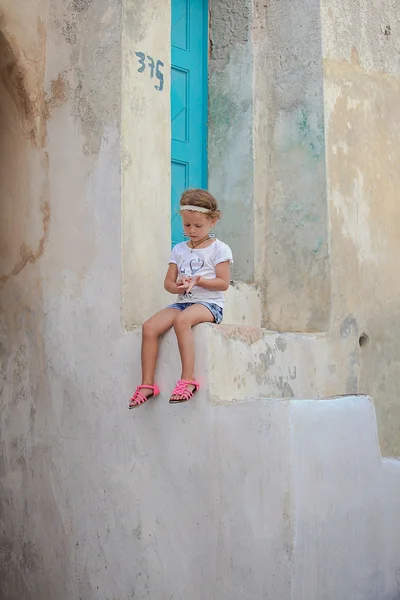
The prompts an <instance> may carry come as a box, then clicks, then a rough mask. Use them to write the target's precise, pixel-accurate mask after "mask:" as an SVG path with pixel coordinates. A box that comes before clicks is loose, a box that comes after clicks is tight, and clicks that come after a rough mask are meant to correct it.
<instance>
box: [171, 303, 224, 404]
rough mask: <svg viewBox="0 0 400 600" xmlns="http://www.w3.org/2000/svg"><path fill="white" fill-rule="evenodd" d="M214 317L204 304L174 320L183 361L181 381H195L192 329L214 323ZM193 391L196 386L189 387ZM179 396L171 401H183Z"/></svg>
mask: <svg viewBox="0 0 400 600" xmlns="http://www.w3.org/2000/svg"><path fill="white" fill-rule="evenodd" d="M213 322H214V316H213V315H212V314H211V312H210V311H209V310H208V308H207V307H206V306H204V305H203V304H193V306H189V307H188V308H186V309H185V310H184V311H182V312H181V313H179V314H178V315H177V316H176V318H175V320H174V329H175V333H176V337H177V340H178V347H179V354H180V356H181V361H182V375H181V379H186V380H188V381H192V380H193V379H194V339H193V331H192V327H193V326H194V325H198V324H199V323H213ZM188 389H190V390H191V391H193V389H194V386H193V385H190V386H188ZM182 399H183V398H182V397H181V396H178V395H173V396H171V400H182Z"/></svg>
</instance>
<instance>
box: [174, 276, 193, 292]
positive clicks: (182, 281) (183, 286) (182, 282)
mask: <svg viewBox="0 0 400 600" xmlns="http://www.w3.org/2000/svg"><path fill="white" fill-rule="evenodd" d="M189 283H190V277H188V276H187V275H181V276H180V277H178V279H177V281H176V285H177V286H178V290H179V291H180V292H182V291H186V290H187V289H188V287H189Z"/></svg>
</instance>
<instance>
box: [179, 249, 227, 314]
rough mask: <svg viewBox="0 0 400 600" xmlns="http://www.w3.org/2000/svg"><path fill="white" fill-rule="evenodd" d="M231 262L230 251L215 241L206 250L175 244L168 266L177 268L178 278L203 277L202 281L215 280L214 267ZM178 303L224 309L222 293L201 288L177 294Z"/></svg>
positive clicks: (195, 287)
mask: <svg viewBox="0 0 400 600" xmlns="http://www.w3.org/2000/svg"><path fill="white" fill-rule="evenodd" d="M226 261H229V263H230V264H232V262H233V258H232V250H231V249H230V248H229V246H227V245H226V244H224V242H220V241H219V240H217V239H216V240H215V242H213V243H212V244H211V246H208V248H195V249H194V250H192V249H191V248H189V246H188V245H187V243H186V242H181V243H180V244H177V245H176V246H174V248H173V249H172V254H171V258H170V259H169V261H168V262H169V264H171V263H172V264H174V265H176V266H177V267H178V277H180V276H183V275H186V276H187V277H197V276H200V277H203V278H204V279H215V277H216V273H215V267H216V266H217V265H218V264H219V263H222V262H226ZM177 301H178V302H184V303H186V302H209V303H210V304H217V305H218V306H220V307H221V308H223V307H224V301H225V298H224V293H223V292H217V291H212V290H206V289H205V288H203V287H199V286H197V285H196V286H194V288H193V289H192V291H191V292H189V294H179V296H178V300H177Z"/></svg>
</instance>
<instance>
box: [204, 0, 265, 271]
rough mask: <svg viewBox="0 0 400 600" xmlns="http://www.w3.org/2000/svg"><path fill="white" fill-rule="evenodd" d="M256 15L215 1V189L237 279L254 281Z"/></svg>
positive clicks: (242, 3)
mask: <svg viewBox="0 0 400 600" xmlns="http://www.w3.org/2000/svg"><path fill="white" fill-rule="evenodd" d="M252 29H253V11H252V1H251V0H239V1H235V2H231V1H230V0H210V61H209V145H208V148H209V161H208V162H209V187H210V190H211V191H212V193H213V194H215V195H216V197H217V198H218V201H219V203H220V205H221V209H222V213H223V219H222V220H221V222H220V223H219V224H218V233H219V235H220V236H221V238H222V239H225V240H227V241H229V244H230V245H231V247H232V250H233V252H234V255H235V263H234V267H233V276H234V278H235V279H239V280H241V281H245V282H250V283H252V282H254V261H255V247H254V244H253V241H252V240H253V236H254V156H253V153H254V150H253V44H252Z"/></svg>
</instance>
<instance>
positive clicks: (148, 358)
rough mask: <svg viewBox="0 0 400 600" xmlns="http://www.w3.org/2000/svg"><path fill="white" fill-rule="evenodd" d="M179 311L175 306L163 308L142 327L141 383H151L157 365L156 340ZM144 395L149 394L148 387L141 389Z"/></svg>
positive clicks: (171, 324)
mask: <svg viewBox="0 0 400 600" xmlns="http://www.w3.org/2000/svg"><path fill="white" fill-rule="evenodd" d="M179 314H180V312H179V311H178V310H177V309H176V308H164V310H161V311H160V312H158V313H156V314H155V315H154V316H153V317H151V318H150V319H149V320H148V321H146V322H145V323H144V325H143V327H142V385H146V384H147V385H153V384H154V374H155V371H156V366H157V357H158V340H159V337H160V335H162V334H163V333H165V332H167V331H168V330H169V329H171V327H172V326H173V324H174V321H175V319H176V318H177V317H178V316H179ZM142 393H143V394H144V395H145V396H147V397H148V396H151V395H152V393H153V392H152V391H151V390H150V389H148V390H146V389H143V390H142Z"/></svg>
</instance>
